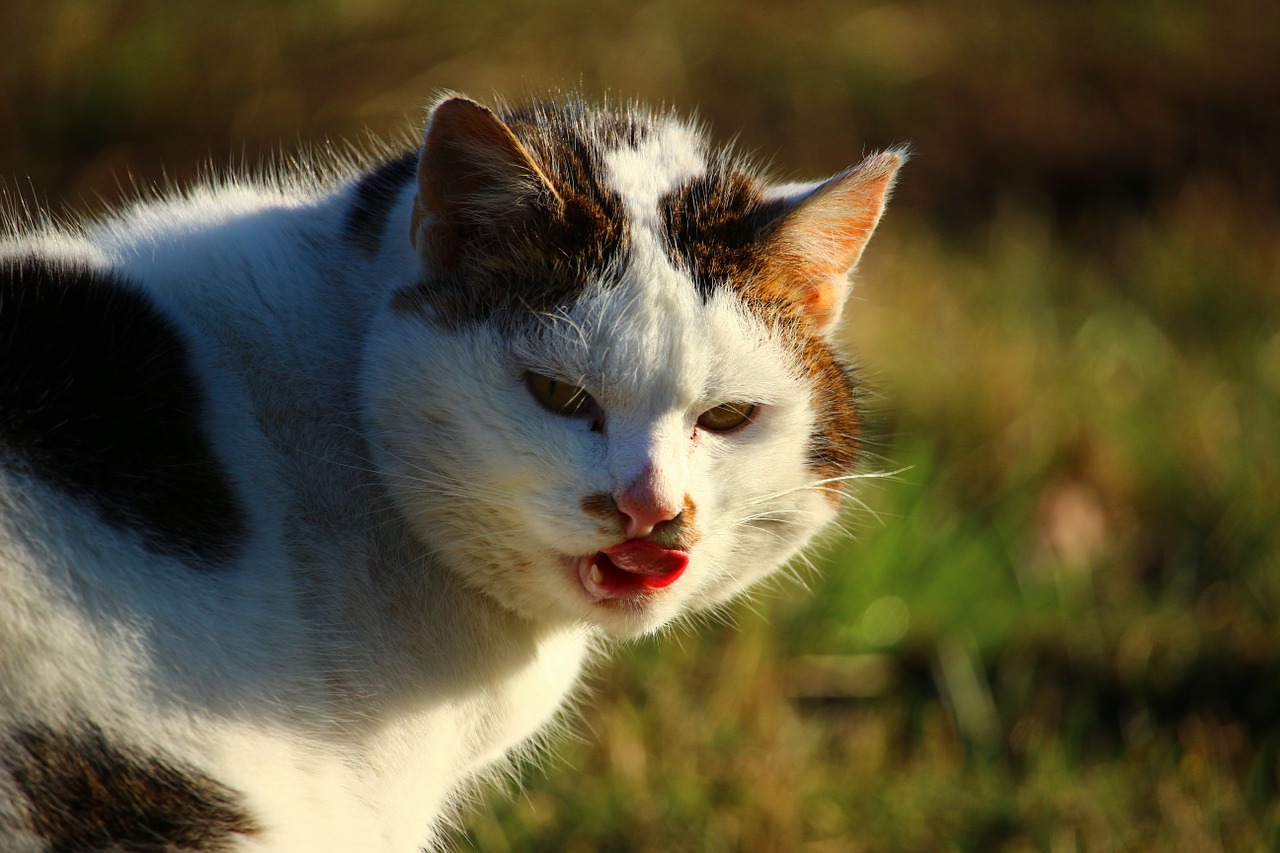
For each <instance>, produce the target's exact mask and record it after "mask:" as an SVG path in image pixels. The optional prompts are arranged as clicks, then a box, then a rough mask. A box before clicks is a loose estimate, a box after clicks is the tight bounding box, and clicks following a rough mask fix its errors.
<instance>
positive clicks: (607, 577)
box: [577, 539, 689, 601]
mask: <svg viewBox="0 0 1280 853" xmlns="http://www.w3.org/2000/svg"><path fill="white" fill-rule="evenodd" d="M577 563H578V579H579V580H580V581H581V582H582V588H583V589H584V590H586V593H587V595H588V596H589V597H590V598H592V599H593V600H595V601H602V600H604V599H607V598H629V597H631V596H636V595H643V594H645V593H650V592H656V591H657V590H660V589H666V588H667V587H669V586H671V584H673V583H675V582H676V581H677V580H678V579H679V578H680V576H681V575H682V574H684V570H685V569H686V568H688V566H689V555H688V554H687V553H686V552H684V551H676V550H673V549H671V548H664V547H662V546H661V545H658V544H656V543H654V542H650V541H648V540H645V539H633V540H630V541H628V542H622V543H619V544H617V545H614V546H613V547H611V548H606V549H605V550H603V551H597V552H596V553H594V554H590V555H587V556H585V557H579V558H578V561H577Z"/></svg>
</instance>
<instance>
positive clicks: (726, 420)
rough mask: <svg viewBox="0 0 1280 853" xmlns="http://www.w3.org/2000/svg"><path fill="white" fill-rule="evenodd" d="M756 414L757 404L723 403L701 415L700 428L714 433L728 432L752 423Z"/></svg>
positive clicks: (699, 417) (699, 419) (699, 418)
mask: <svg viewBox="0 0 1280 853" xmlns="http://www.w3.org/2000/svg"><path fill="white" fill-rule="evenodd" d="M755 413H756V405H755V403H722V404H721V405H719V406H716V407H715V408H714V409H707V410H706V411H705V412H703V413H702V414H701V415H699V416H698V426H700V427H702V428H703V429H709V430H711V431H712V432H728V431H729V430H732V429H737V428H738V427H740V426H742V425H743V424H745V423H747V422H748V421H750V420H751V416H752V415H754V414H755Z"/></svg>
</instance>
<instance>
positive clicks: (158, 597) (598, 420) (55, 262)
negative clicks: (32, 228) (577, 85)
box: [0, 98, 901, 851]
mask: <svg viewBox="0 0 1280 853" xmlns="http://www.w3.org/2000/svg"><path fill="white" fill-rule="evenodd" d="M900 159H901V158H900V156H899V155H897V154H888V155H881V156H879V157H876V158H870V159H868V160H867V161H865V162H864V164H863V165H862V166H860V167H859V168H858V169H856V170H853V171H851V172H849V173H845V174H843V175H841V176H839V177H837V178H835V179H832V181H830V182H827V183H825V184H820V185H811V186H807V187H799V186H792V187H788V188H778V189H774V190H769V189H768V188H766V187H765V185H764V184H762V183H760V182H759V181H758V180H757V179H756V178H755V177H754V176H753V175H752V174H751V173H749V172H746V171H743V170H742V169H741V167H739V166H736V165H735V164H734V163H733V162H732V161H731V160H729V159H727V158H726V157H724V156H722V155H720V154H717V153H714V152H711V151H709V150H708V149H707V148H706V147H705V143H703V142H702V141H701V139H700V138H699V137H698V135H697V133H696V132H695V131H693V130H692V129H690V128H689V127H688V126H687V125H685V124H683V123H681V122H679V121H676V120H675V119H673V118H670V117H653V116H650V115H648V114H644V113H640V112H637V111H631V110H622V111H618V112H611V111H605V110H595V109H590V108H586V107H584V106H582V105H580V104H576V103H569V104H560V105H552V106H542V107H536V108H531V109H527V110H522V111H514V112H509V113H506V114H504V115H503V117H502V119H499V118H498V117H496V116H495V115H494V114H492V113H490V112H489V111H487V110H485V109H484V108H482V107H479V106H477V105H475V104H474V103H472V102H470V101H466V100H464V99H458V98H453V99H447V100H445V101H443V102H442V103H441V105H440V106H438V107H437V108H436V109H435V111H433V113H432V117H431V121H430V122H429V126H428V132H427V137H426V143H425V146H424V149H423V152H422V153H421V154H420V155H419V154H418V153H416V152H415V153H414V154H412V155H407V156H405V157H402V158H399V159H394V160H389V161H387V162H385V163H383V164H381V165H380V166H378V167H376V168H374V169H372V170H370V171H369V172H367V173H365V174H363V175H357V176H355V177H353V178H350V179H347V180H346V181H340V182H338V183H335V184H334V185H332V186H309V185H295V184H288V183H287V182H285V183H279V184H270V183H267V184H262V183H259V184H256V185H255V184H252V183H231V184H229V185H226V186H222V187H216V188H214V187H211V188H206V189H200V190H196V191H193V192H192V193H190V194H189V195H187V196H184V197H181V198H174V199H169V200H162V201H153V202H148V203H144V204H140V205H137V206H135V207H134V208H133V209H131V210H130V211H128V212H126V213H124V214H122V215H120V216H118V217H116V218H113V219H110V220H108V221H106V222H103V223H100V224H96V225H91V226H86V227H84V228H78V229H75V230H67V231H62V232H58V231H53V230H44V231H39V232H34V233H23V234H15V235H13V236H12V237H10V238H9V239H8V240H6V241H0V849H3V850H5V851H9V850H15V851H27V850H31V851H44V850H82V849H119V850H193V851H194V850H201V851H204V850H210V851H212V850H241V849H243V850H282V851H291V850H308V851H321V850H335V851H350V850H361V851H378V850H386V851H401V850H413V849H416V848H418V847H420V846H422V845H424V844H430V843H432V839H433V838H435V837H436V836H437V833H438V831H439V829H440V824H441V821H442V820H443V819H444V818H445V817H446V816H447V814H448V813H449V810H450V808H451V807H452V806H454V805H455V803H456V800H457V798H458V796H459V795H460V793H462V792H464V791H465V790H466V786H467V784H468V783H469V782H470V781H471V780H473V779H474V778H475V777H476V776H477V775H478V774H480V773H482V772H483V771H484V770H485V769H486V768H489V767H493V766H498V765H500V762H501V761H502V760H503V759H504V757H506V756H509V755H510V754H512V752H513V751H515V750H519V749H520V748H521V747H522V746H523V745H528V744H531V743H532V742H533V741H535V740H536V738H537V737H538V735H539V733H541V732H543V731H545V730H546V729H547V726H548V723H549V722H550V721H551V720H552V719H553V718H554V717H555V716H556V714H557V713H558V712H560V710H561V709H562V708H563V707H564V706H565V704H566V699H567V697H568V696H569V695H570V693H571V692H572V690H573V688H574V685H575V684H576V683H577V681H578V678H579V675H580V671H581V668H582V667H583V665H584V663H585V662H586V660H587V657H588V655H589V653H590V650H591V647H592V645H593V643H594V642H596V640H597V638H598V637H600V636H604V635H608V634H620V635H631V634H636V633H643V632H648V631H652V630H655V629H657V628H659V627H661V626H662V625H664V624H666V623H668V622H670V621H671V620H672V619H674V618H676V617H677V616H679V615H680V614H681V613H684V612H689V611H691V610H697V609H704V608H707V607H714V606H717V605H719V604H721V603H723V602H724V601H727V600H728V599H730V598H731V597H732V596H733V595H735V594H737V593H739V592H741V591H742V590H744V589H746V588H747V587H748V586H749V585H751V584H752V583H754V582H755V581H757V580H759V579H760V578H762V577H764V576H765V575H767V574H769V573H770V572H772V571H773V570H775V569H776V568H777V566H779V565H780V564H781V563H782V562H784V561H785V560H786V559H787V558H789V557H790V556H792V555H793V554H794V553H795V552H796V551H797V550H798V549H799V548H801V547H802V546H803V545H804V544H805V543H806V542H807V541H808V540H809V539H810V538H811V537H812V536H813V535H814V534H815V533H816V532H817V531H818V530H820V529H821V528H822V527H823V526H825V525H826V524H827V523H828V522H829V521H830V520H831V519H832V517H833V516H834V513H835V511H836V505H837V503H838V494H839V483H838V481H839V479H840V478H842V477H846V476H847V475H849V474H850V473H852V466H853V464H854V461H855V458H856V446H857V445H856V434H857V423H856V416H855V413H854V408H853V404H852V397H851V395H852V389H851V386H850V382H849V380H848V378H847V375H846V373H845V371H844V369H843V368H842V366H841V362H840V361H839V359H838V358H837V356H836V355H835V353H834V351H833V349H832V347H831V345H830V342H829V339H830V336H831V334H832V332H833V330H834V328H835V325H836V322H837V321H838V316H839V308H840V304H841V302H842V301H843V297H844V287H845V283H844V282H845V277H846V275H847V272H848V270H849V269H851V268H852V266H853V265H854V263H856V261H857V258H858V255H859V253H860V252H861V249H862V247H863V245H864V244H865V241H866V239H867V237H869V236H870V232H871V229H872V228H873V227H874V225H875V223H876V220H877V219H878V217H879V215H880V212H881V209H882V207H883V202H884V199H885V196H886V194H887V191H888V189H889V187H890V185H891V182H892V179H893V175H894V172H895V170H896V168H897V165H898V164H899V162H900Z"/></svg>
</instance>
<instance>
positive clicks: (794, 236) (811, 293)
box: [769, 148, 908, 334]
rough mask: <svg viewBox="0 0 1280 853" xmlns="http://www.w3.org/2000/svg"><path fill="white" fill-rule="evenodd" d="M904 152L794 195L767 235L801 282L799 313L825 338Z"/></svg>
mask: <svg viewBox="0 0 1280 853" xmlns="http://www.w3.org/2000/svg"><path fill="white" fill-rule="evenodd" d="M907 156H908V154H907V151H906V149H904V148H898V149H893V150H890V151H885V152H883V153H880V154H873V155H872V156H870V157H868V158H866V159H865V160H863V161H862V162H861V163H859V164H858V165H857V166H855V167H853V168H852V169H849V170H848V171H846V172H842V173H841V174H839V175H836V176H835V177H834V178H831V179H830V180H828V181H824V182H822V183H820V184H818V185H817V186H815V187H809V188H808V189H807V190H805V191H803V192H801V193H799V194H797V195H795V196H793V197H792V198H791V199H790V204H789V207H788V209H787V210H786V212H785V213H783V214H782V217H781V219H780V220H779V221H778V222H777V223H776V224H775V226H774V228H773V229H772V231H771V233H770V235H769V241H770V244H771V245H770V254H772V255H773V256H774V257H779V258H782V259H784V263H785V264H786V265H787V266H788V267H790V268H791V270H792V274H793V275H794V276H796V278H797V279H798V281H797V282H796V287H798V290H799V292H798V293H796V294H795V297H796V299H797V302H798V304H799V307H800V310H801V311H802V312H803V313H804V314H805V315H806V316H808V317H809V319H810V320H811V321H812V322H813V324H814V325H815V326H816V327H817V328H818V330H819V331H821V332H822V333H824V334H826V333H829V332H831V331H832V330H834V329H835V327H836V325H837V324H838V323H839V322H840V313H841V309H842V308H843V306H844V302H845V298H846V297H847V296H848V295H849V290H850V283H849V274H850V273H852V272H853V268H854V267H856V266H857V265H858V261H859V259H860V258H861V257H862V251H863V249H865V248H866V246H867V242H868V241H869V240H870V239H871V234H872V232H873V231H875V228H876V225H877V224H878V223H879V222H880V216H881V214H883V213H884V208H885V204H886V203H887V202H888V200H889V194H890V192H891V191H892V190H893V184H894V181H895V180H896V178H897V175H898V169H899V168H901V166H902V164H903V163H904V162H906V159H907Z"/></svg>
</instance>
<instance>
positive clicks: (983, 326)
mask: <svg viewBox="0 0 1280 853" xmlns="http://www.w3.org/2000/svg"><path fill="white" fill-rule="evenodd" d="M1277 10H1280V6H1277V5H1276V4H1273V3H1263V2H1260V0H1258V2H1254V0H1236V2H1232V3H1228V4H1218V5H1216V6H1212V7H1211V6H1210V5H1209V4H1199V3H1194V2H1173V3H1151V2H1140V3H1130V4H1119V5H1117V4H1111V3H1104V2H1100V0H1098V2H1082V3H1077V4H1055V3H1048V2H1039V3H1036V2H1033V3H1025V2H1014V0H988V2H973V3H951V4H942V3H930V2H899V3H884V4H877V5H871V4H863V3H845V2H835V0H805V2H802V3H797V4H786V5H781V4H775V5H769V4H764V3H756V2H747V3H739V4H732V5H731V4H727V3H716V2H709V3H703V4H682V3H678V2H675V0H654V2H650V3H646V4H643V5H638V6H637V5H633V4H623V3H618V2H600V3H592V4H589V5H588V4H585V3H582V2H576V0H558V2H553V3H546V4H541V5H539V6H538V7H532V6H525V5H524V4H519V3H515V2H494V3H490V4H486V5H484V6H483V7H476V6H475V5H474V4H472V5H470V6H465V7H464V6H456V7H455V6H450V5H447V4H426V3H412V2H407V0H369V2H364V3H351V2H339V0H323V2H321V0H315V2H310V0H309V2H305V3H304V2H301V0H277V2H270V3H267V2H262V3H249V2H231V3H227V4H224V5H223V6H222V7H220V11H219V13H218V14H217V15H211V14H202V13H201V11H200V8H199V6H198V5H196V4H184V3H167V4H149V3H129V2H124V0H94V2H82V0H49V2H44V3H22V2H19V3H12V4H8V5H7V6H5V7H4V8H3V9H0V55H4V56H5V57H6V60H5V64H3V65H0V124H3V125H4V126H5V127H6V133H5V134H3V135H0V162H2V163H3V164H4V166H3V168H4V173H5V174H6V175H8V176H12V178H11V179H9V180H6V181H5V182H4V183H7V185H8V186H9V190H8V192H9V193H10V194H11V195H14V196H16V197H17V198H18V200H19V202H21V201H23V200H25V201H26V202H27V203H40V204H50V205H52V206H54V207H60V206H62V205H63V204H66V205H68V206H70V207H73V208H79V209H84V208H90V209H93V208H96V207H99V206H100V202H98V201H96V199H97V198H98V197H99V195H101V196H104V197H106V198H108V199H111V198H114V197H116V196H117V195H118V192H117V185H118V184H119V183H127V182H128V181H129V178H130V176H132V178H133V179H134V180H136V181H137V182H139V183H141V184H143V185H146V184H149V183H152V182H157V181H161V180H163V179H164V178H165V177H166V176H170V177H175V178H177V179H179V180H181V179H183V178H184V177H186V176H189V175H191V174H194V173H195V172H196V167H197V165H198V163H199V162H200V161H201V160H205V159H210V158H211V159H213V160H214V161H215V162H225V161H226V160H228V159H239V158H241V157H244V158H246V159H248V160H249V161H251V162H252V161H254V160H255V159H257V158H259V157H267V156H270V152H271V151H273V150H278V149H281V148H283V149H284V150H291V149H293V148H294V147H295V142H296V141H297V140H303V141H304V143H309V142H310V141H312V140H316V139H319V138H323V137H325V136H332V137H334V138H338V139H348V140H355V141H357V142H358V141H359V140H360V139H361V138H362V134H363V133H364V129H365V128H366V127H372V128H374V129H375V130H376V131H377V132H378V133H379V135H382V136H388V135H394V133H395V131H396V130H397V129H399V128H400V127H401V126H402V123H403V122H404V121H405V117H406V116H410V117H413V116H416V115H418V114H419V113H420V110H421V108H422V106H423V104H424V103H426V102H427V101H428V100H429V98H430V97H431V96H432V94H433V92H435V91H437V90H438V89H440V88H446V87H447V88H454V89H459V90H463V91H468V92H470V93H472V94H475V95H478V96H481V97H485V96H488V95H489V94H490V93H491V92H493V91H499V92H503V93H505V94H508V95H511V96H513V97H516V98H519V97H521V96H523V95H524V94H525V93H529V92H534V93H539V92H542V91H545V90H547V89H554V88H563V87H569V88H582V89H584V90H585V91H587V92H588V93H600V92H604V91H609V92H612V93H615V94H621V95H631V94H636V95H639V96H641V97H643V98H644V99H646V100H650V101H666V102H670V103H675V104H676V105H677V106H679V107H681V108H682V109H685V110H688V109H690V108H692V107H695V106H696V107H697V108H698V109H699V110H700V111H701V112H702V114H703V115H704V116H705V117H706V118H707V119H708V120H709V123H710V124H711V125H712V126H713V127H714V128H715V130H716V132H717V133H718V134H720V135H721V138H725V137H728V136H729V135H731V134H734V133H739V132H740V134H741V141H742V143H743V145H744V147H746V148H749V149H755V150H760V151H762V152H763V153H764V154H765V155H766V156H773V158H774V160H775V162H776V164H777V165H778V167H779V170H780V171H782V172H783V173H784V174H786V175H794V174H805V175H818V174H824V173H830V172H832V171H834V170H836V169H839V168H841V167H843V166H846V165H848V164H849V163H850V162H851V161H852V160H854V159H856V158H857V156H858V154H859V153H860V151H861V147H862V146H868V147H882V146H885V145H889V144H893V143H897V142H901V141H904V140H908V139H909V140H913V141H914V143H915V145H916V148H917V151H918V152H919V153H918V156H917V158H916V159H915V160H914V161H913V162H912V163H911V164H909V165H908V167H907V170H906V173H905V177H904V184H903V189H902V191H901V193H900V194H899V196H898V198H897V199H896V200H895V203H894V205H893V207H892V208H891V211H890V214H889V216H888V219H887V221H886V223H885V225H884V226H883V229H882V232H881V234H880V235H878V236H877V238H876V240H875V241H874V242H873V243H872V246H871V249H870V250H869V253H868V257H867V259H866V261H865V262H864V268H863V270H862V272H861V276H860V284H859V287H858V289H857V292H856V293H855V297H854V301H853V302H852V303H851V305H850V307H849V315H848V316H849V318H850V319H849V328H848V336H849V343H850V344H851V346H852V347H853V348H854V349H855V350H856V351H857V352H858V353H859V356H860V359H861V361H862V364H863V367H862V374H863V377H864V380H865V383H866V385H867V388H868V395H869V399H868V407H869V415H870V421H871V425H870V434H871V436H872V438H873V440H872V442H871V444H870V445H869V451H870V454H869V457H868V462H867V469H868V471H869V472H881V473H889V472H898V473H893V474H892V476H887V477H883V478H876V479H867V480H865V481H863V482H861V483H860V484H859V488H858V490H857V496H858V497H859V498H860V499H861V500H862V501H863V502H865V504H866V508H865V509H859V508H852V509H851V510H850V512H849V514H848V516H847V517H846V520H845V527H846V528H847V531H848V535H847V536H842V537H836V538H834V539H833V540H832V541H831V542H829V543H828V544H827V545H826V547H825V548H824V549H821V550H819V551H818V552H816V554H815V563H816V564H817V571H813V572H809V571H801V573H800V574H801V576H802V577H803V578H804V579H805V582H806V585H807V586H808V588H807V589H802V588H800V587H799V586H798V585H796V584H782V585H780V586H778V587H775V588H773V589H771V590H769V591H767V592H766V593H765V594H764V595H762V596H760V597H758V598H757V599H756V600H755V601H753V602H752V603H749V604H746V605H743V606H741V607H739V608H738V609H736V610H734V611H733V612H732V614H731V616H732V620H731V621H732V622H733V623H734V624H732V625H719V624H713V625H703V626H698V627H696V628H694V629H691V630H686V631H680V632H675V633H672V634H670V635H667V636H665V637H662V638H658V639H654V640H651V641H647V642H644V643H639V644H636V645H634V646H631V647H628V648H627V649H625V650H623V651H622V653H621V654H620V655H619V656H618V659H617V660H616V661H615V662H612V663H607V664H603V665H602V666H601V667H600V668H599V670H598V671H597V673H596V674H595V676H594V678H593V691H592V695H591V699H590V701H588V702H587V703H586V704H585V705H584V707H583V708H582V710H581V713H580V715H579V716H578V717H575V718H573V719H572V720H571V721H570V723H569V725H568V727H567V728H568V731H567V733H566V737H564V738H562V739H560V740H559V741H557V742H556V745H555V746H554V749H553V753H554V754H553V755H552V756H551V757H550V758H549V760H547V761H546V762H543V763H540V764H539V765H537V766H533V765H530V766H526V767H524V768H522V769H521V771H520V773H519V775H520V780H519V784H518V785H510V786H506V787H499V788H494V789H492V790H487V791H486V792H485V793H484V794H483V795H482V797H481V799H480V801H479V802H478V804H477V808H476V809H475V810H474V811H473V812H471V813H469V814H467V815H466V816H465V817H464V819H463V823H462V825H461V826H460V827H459V829H458V831H457V833H456V836H455V840H456V841H457V842H458V845H459V847H460V848H462V849H477V850H482V851H504V850H510V851H537V850H556V851H575V850H581V851H591V850H618V851H668V850H686V851H704V850H705V851H721V850H723V851H771V850H779V851H793V850H799V851H935V850H942V851H1023V850H1027V851H1030V850H1042V851H1052V853H1067V851H1147V850H1187V851H1202V850H1203V851H1216V850H1222V851H1250V850H1272V849H1278V848H1280V796H1278V791H1280V725H1278V721H1280V642H1278V641H1280V637H1278V636H1277V633H1278V629H1277V625H1280V618H1278V617H1280V565H1278V563H1280V499H1277V494H1280V243H1277V241H1276V240H1275V234H1276V233H1280V209H1278V207H1277V204H1276V201H1275V199H1276V190H1277V188H1278V187H1280V180H1277V173H1276V170H1275V163H1277V162H1280V111H1277V110H1276V109H1275V107H1274V104H1275V103H1278V102H1280V101H1278V100H1277V98H1280V91H1278V90H1277V89H1278V85H1280V84H1277V81H1280V60H1277V58H1276V57H1277V54H1276V52H1275V51H1274V50H1273V49H1272V45H1271V41H1272V40H1273V39H1272V35H1273V34H1274V32H1275V31H1276V25H1277V21H1276V16H1277V14H1278V12H1277ZM260 152H261V153H260ZM21 176H30V183H29V184H28V183H26V182H25V181H24V179H23V178H22V177H21ZM4 183H0V185H4Z"/></svg>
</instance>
